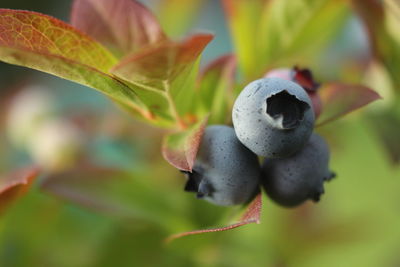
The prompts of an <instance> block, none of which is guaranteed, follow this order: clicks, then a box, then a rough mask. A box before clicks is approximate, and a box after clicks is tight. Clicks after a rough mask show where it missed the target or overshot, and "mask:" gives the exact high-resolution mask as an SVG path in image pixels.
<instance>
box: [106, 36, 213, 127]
mask: <svg viewBox="0 0 400 267" xmlns="http://www.w3.org/2000/svg"><path fill="white" fill-rule="evenodd" d="M211 39H212V35H210V34H197V35H194V36H192V37H190V38H188V39H186V40H184V41H183V42H172V41H165V42H163V43H161V44H160V45H158V46H156V47H152V48H150V49H147V50H143V51H140V52H139V53H136V54H134V55H132V56H129V57H127V58H125V59H123V60H122V61H121V62H120V63H119V64H118V65H117V66H115V67H114V68H113V69H112V73H114V74H115V75H116V76H117V77H119V78H120V79H122V80H123V81H125V82H127V83H129V84H131V86H132V87H133V88H134V89H135V92H136V93H137V94H138V95H139V97H140V98H141V100H142V101H143V102H144V103H146V104H147V105H148V106H150V108H151V110H152V111H153V113H154V115H155V116H156V119H157V120H165V121H167V122H174V123H175V124H176V126H177V127H179V128H181V129H183V128H185V127H186V124H187V122H185V121H184V118H183V117H184V116H186V115H187V112H188V109H189V108H188V105H187V104H188V102H189V103H190V100H191V99H192V96H193V94H194V86H195V75H197V67H198V60H199V56H200V54H201V52H202V51H203V49H204V48H205V46H206V45H207V44H208V43H209V42H210V41H211ZM182 94H183V95H184V96H185V97H182ZM178 100H179V102H178ZM155 107H158V108H155Z"/></svg>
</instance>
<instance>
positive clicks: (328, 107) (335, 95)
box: [317, 83, 381, 126]
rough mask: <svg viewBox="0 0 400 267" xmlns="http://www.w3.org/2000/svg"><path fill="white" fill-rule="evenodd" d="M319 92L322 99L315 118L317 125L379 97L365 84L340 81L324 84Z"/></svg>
mask: <svg viewBox="0 0 400 267" xmlns="http://www.w3.org/2000/svg"><path fill="white" fill-rule="evenodd" d="M319 93H320V95H321V100H322V113H321V115H320V117H319V118H318V120H317V125H318V126H321V125H323V124H325V123H328V122H330V121H333V120H335V119H338V118H340V117H341V116H344V115H346V114H347V113H350V112H352V111H354V110H356V109H359V108H361V107H363V106H365V105H368V104H369V103H371V102H373V101H375V100H377V99H380V98H381V97H380V96H379V95H378V94H377V93H376V92H375V91H374V90H372V89H370V88H368V87H366V86H363V85H350V84H342V83H330V84H326V85H325V86H324V87H323V88H321V90H320V91H319Z"/></svg>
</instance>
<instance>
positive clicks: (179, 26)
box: [156, 0, 207, 37]
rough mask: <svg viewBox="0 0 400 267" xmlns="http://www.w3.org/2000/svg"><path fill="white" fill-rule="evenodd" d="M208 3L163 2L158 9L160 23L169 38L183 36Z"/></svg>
mask: <svg viewBox="0 0 400 267" xmlns="http://www.w3.org/2000/svg"><path fill="white" fill-rule="evenodd" d="M206 2H207V0H189V1H181V0H161V1H159V2H158V5H157V7H156V8H157V14H158V16H159V18H160V23H161V25H162V26H163V28H164V29H165V31H166V32H167V34H168V35H169V36H174V37H179V36H182V35H183V34H185V33H186V31H187V30H188V29H189V28H190V27H191V26H192V24H193V22H194V21H195V20H196V19H197V17H198V16H199V14H201V12H200V11H201V8H202V7H203V6H204V5H205V4H206Z"/></svg>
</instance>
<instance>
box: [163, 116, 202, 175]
mask: <svg viewBox="0 0 400 267" xmlns="http://www.w3.org/2000/svg"><path fill="white" fill-rule="evenodd" d="M207 122H208V117H206V118H205V119H204V120H203V121H200V122H198V123H197V124H195V125H193V126H192V127H190V128H189V129H187V130H184V131H181V132H178V133H174V134H170V135H167V136H166V137H165V138H164V140H163V146H162V155H163V157H164V159H165V160H166V161H168V162H169V163H170V164H171V165H172V166H174V167H175V168H178V169H179V170H183V171H189V172H191V171H192V168H193V165H194V162H195V160H196V155H197V151H198V149H199V146H200V143H201V138H202V137H203V133H204V129H205V127H206V125H207Z"/></svg>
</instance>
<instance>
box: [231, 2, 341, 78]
mask: <svg viewBox="0 0 400 267" xmlns="http://www.w3.org/2000/svg"><path fill="white" fill-rule="evenodd" d="M224 9H225V13H226V14H227V17H228V22H229V26H230V29H231V33H232V38H233V40H234V43H235V47H236V53H237V54H238V59H239V65H240V67H241V69H242V70H243V72H244V76H245V80H247V81H248V80H254V79H255V78H258V77H260V76H262V74H263V73H264V72H265V70H266V69H267V68H268V66H272V65H282V64H283V63H284V64H285V65H294V64H302V65H309V64H310V61H311V60H312V59H313V58H315V57H317V56H318V55H319V54H318V53H319V52H321V51H322V49H323V48H324V47H325V46H326V45H328V44H329V40H331V39H332V38H333V36H334V34H335V33H336V32H337V31H338V29H339V28H340V27H341V26H342V25H343V22H344V21H345V20H344V18H345V16H348V8H347V5H346V3H345V1H339V2H338V1H333V0H299V1H290V0H280V1H269V0H256V1H246V0H237V1H230V0H224Z"/></svg>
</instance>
